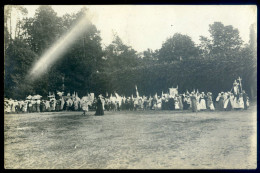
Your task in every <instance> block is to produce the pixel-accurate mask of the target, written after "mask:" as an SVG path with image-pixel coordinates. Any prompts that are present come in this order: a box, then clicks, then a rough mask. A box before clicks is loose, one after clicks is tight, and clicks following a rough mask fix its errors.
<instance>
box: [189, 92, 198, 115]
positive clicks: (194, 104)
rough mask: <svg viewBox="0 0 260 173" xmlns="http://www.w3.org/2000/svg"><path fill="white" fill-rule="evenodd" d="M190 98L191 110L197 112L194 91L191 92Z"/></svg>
mask: <svg viewBox="0 0 260 173" xmlns="http://www.w3.org/2000/svg"><path fill="white" fill-rule="evenodd" d="M190 100H191V109H192V112H197V97H196V96H195V94H194V92H192V93H191V96H190Z"/></svg>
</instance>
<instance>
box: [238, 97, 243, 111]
mask: <svg viewBox="0 0 260 173" xmlns="http://www.w3.org/2000/svg"><path fill="white" fill-rule="evenodd" d="M238 102H239V108H241V109H244V100H243V97H239V99H238Z"/></svg>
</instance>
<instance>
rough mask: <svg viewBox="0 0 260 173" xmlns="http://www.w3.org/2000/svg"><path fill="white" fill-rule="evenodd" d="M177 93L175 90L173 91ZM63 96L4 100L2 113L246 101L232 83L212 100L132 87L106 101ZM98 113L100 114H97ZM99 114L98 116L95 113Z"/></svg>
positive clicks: (234, 106)
mask: <svg viewBox="0 0 260 173" xmlns="http://www.w3.org/2000/svg"><path fill="white" fill-rule="evenodd" d="M176 91H177V90H176ZM63 94H64V93H63V92H57V94H56V95H55V94H54V93H53V94H51V93H49V96H48V97H47V98H48V99H41V98H42V96H40V95H35V96H31V95H29V96H28V97H27V98H26V100H13V99H6V98H5V100H4V106H5V109H4V110H5V113H32V112H53V111H56V112H57V111H83V112H84V114H85V113H86V112H88V111H90V110H97V108H98V107H99V108H98V111H99V112H100V111H101V113H100V114H104V113H103V112H102V111H104V110H105V111H125V110H126V111H135V110H192V111H193V112H197V111H204V110H210V111H214V110H220V111H231V110H239V109H245V110H246V109H247V108H248V107H249V98H248V96H247V94H246V93H245V91H244V90H242V87H241V84H239V83H238V82H237V81H236V80H235V82H234V83H233V87H232V90H231V91H228V92H221V93H219V94H218V96H217V98H215V99H213V97H212V93H211V92H207V93H204V92H199V91H198V90H197V91H196V92H195V91H192V92H188V91H186V92H185V93H183V94H178V91H177V92H175V93H165V94H163V93H162V94H161V96H158V95H157V94H155V95H154V96H153V97H151V96H150V97H146V96H139V93H138V91H137V87H136V96H135V97H134V96H133V95H132V96H131V97H124V96H123V97H122V96H119V95H118V94H117V93H115V96H113V95H112V94H111V96H110V97H108V96H107V95H106V97H103V96H102V95H99V96H98V97H95V96H94V93H91V94H88V96H84V97H82V98H79V97H78V95H77V93H75V92H74V94H72V95H70V93H68V94H67V95H66V96H64V95H63ZM101 109H102V110H101ZM97 114H99V113H97Z"/></svg>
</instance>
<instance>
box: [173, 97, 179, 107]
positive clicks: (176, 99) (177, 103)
mask: <svg viewBox="0 0 260 173" xmlns="http://www.w3.org/2000/svg"><path fill="white" fill-rule="evenodd" d="M177 97H178V95H176V96H175V97H174V106H175V110H179V109H180V105H179V99H178V98H177Z"/></svg>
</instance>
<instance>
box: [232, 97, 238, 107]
mask: <svg viewBox="0 0 260 173" xmlns="http://www.w3.org/2000/svg"><path fill="white" fill-rule="evenodd" d="M233 108H234V109H238V108H239V102H238V100H237V97H234V100H233Z"/></svg>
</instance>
